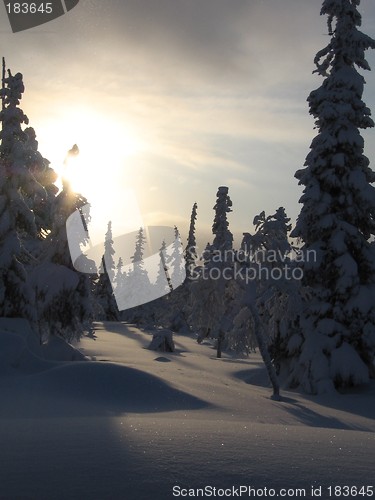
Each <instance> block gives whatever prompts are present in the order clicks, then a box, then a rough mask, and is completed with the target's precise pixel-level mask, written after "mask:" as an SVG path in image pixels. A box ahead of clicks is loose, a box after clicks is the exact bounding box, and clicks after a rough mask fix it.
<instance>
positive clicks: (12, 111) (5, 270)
mask: <svg viewBox="0 0 375 500" xmlns="http://www.w3.org/2000/svg"><path fill="white" fill-rule="evenodd" d="M3 64H5V63H4V61H3ZM3 68H4V69H5V66H3ZM23 92H24V85H23V78H22V75H21V73H17V74H16V75H14V76H13V75H12V74H11V72H10V71H8V77H5V75H4V78H3V85H2V90H1V98H2V110H1V112H0V121H1V124H2V130H1V132H0V139H1V145H0V316H7V317H15V316H18V317H23V318H27V319H29V320H30V321H31V323H32V325H33V326H34V327H35V328H36V313H35V294H34V292H33V290H32V288H31V286H30V283H29V280H28V277H27V274H26V271H25V267H24V265H23V264H24V263H25V262H27V260H28V258H27V252H26V250H25V248H24V245H23V242H22V238H23V237H24V236H25V235H27V236H29V237H36V226H35V218H34V214H33V212H32V210H31V209H30V207H29V206H28V205H27V203H26V201H25V198H24V194H23V193H31V192H36V191H37V190H38V189H39V186H38V185H37V183H36V181H35V179H34V178H33V176H32V175H31V173H30V172H29V171H28V169H27V168H26V166H25V161H24V144H25V141H26V136H25V134H24V132H23V131H22V124H23V123H28V119H27V117H26V115H25V114H24V113H23V111H22V110H21V109H20V107H19V104H20V100H21V98H22V94H23Z"/></svg>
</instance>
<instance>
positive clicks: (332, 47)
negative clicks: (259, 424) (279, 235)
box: [291, 0, 375, 393]
mask: <svg viewBox="0 0 375 500" xmlns="http://www.w3.org/2000/svg"><path fill="white" fill-rule="evenodd" d="M359 3H360V0H325V1H324V2H323V6H322V10H321V14H325V15H327V16H328V28H329V35H330V42H329V44H328V45H327V46H326V47H325V48H324V49H322V50H321V51H319V52H318V54H317V55H316V57H315V64H316V67H317V69H316V71H315V72H316V73H318V74H319V75H320V76H323V77H324V78H325V79H324V82H323V84H322V86H321V87H319V88H318V89H317V90H314V91H313V92H311V94H310V95H309V98H308V102H309V106H310V113H311V114H312V115H313V116H314V118H315V124H316V127H317V129H318V135H317V136H316V137H315V138H314V140H313V141H312V144H311V150H310V153H309V154H308V156H307V158H306V162H305V168H304V169H302V170H299V171H298V172H297V173H296V177H297V179H298V180H299V183H300V184H301V185H303V186H304V192H303V195H302V197H301V199H300V202H301V203H302V204H303V207H302V209H301V213H300V215H299V217H298V221H297V225H296V227H295V229H294V231H293V233H292V236H293V237H298V238H300V239H301V240H302V241H303V244H304V246H303V250H304V252H305V256H307V251H308V250H310V251H314V252H315V253H316V258H312V257H311V255H310V256H309V259H308V261H307V259H306V261H305V262H304V283H305V285H307V286H309V287H310V288H311V293H312V299H311V301H309V302H308V303H306V307H307V310H306V315H305V319H304V321H303V324H302V337H301V338H300V342H299V346H297V343H296V342H294V344H295V345H294V348H296V346H297V347H298V352H299V354H298V356H296V357H295V361H296V363H295V365H293V366H292V377H291V383H292V384H294V385H300V386H302V387H303V389H304V390H306V391H308V392H312V393H316V392H323V391H330V390H333V388H334V387H337V388H339V387H345V386H349V385H357V384H361V383H364V382H367V381H368V380H369V377H370V376H373V375H374V353H375V288H374V284H375V264H374V263H375V254H374V251H373V248H372V246H371V245H370V238H371V237H373V235H374V234H375V189H374V187H373V186H372V185H371V184H372V183H373V182H374V181H375V173H374V172H373V171H372V170H371V169H370V167H369V160H368V159H367V158H366V156H364V153H363V150H364V140H363V138H362V137H361V134H360V129H365V128H368V127H373V126H374V122H373V120H372V119H371V117H370V110H369V108H368V107H367V106H366V105H365V103H364V102H363V100H362V93H363V90H364V84H365V80H364V78H363V76H362V75H361V74H359V73H358V71H357V68H360V69H370V68H369V65H368V63H367V61H366V59H365V51H366V50H367V49H369V48H375V40H373V39H372V38H370V37H368V36H367V35H365V34H363V33H362V32H361V31H359V29H358V27H359V26H360V25H361V16H360V14H359V12H358V10H357V7H358V6H359ZM295 340H296V339H295Z"/></svg>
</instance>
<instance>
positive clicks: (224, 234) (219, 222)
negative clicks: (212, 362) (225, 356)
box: [191, 186, 233, 357]
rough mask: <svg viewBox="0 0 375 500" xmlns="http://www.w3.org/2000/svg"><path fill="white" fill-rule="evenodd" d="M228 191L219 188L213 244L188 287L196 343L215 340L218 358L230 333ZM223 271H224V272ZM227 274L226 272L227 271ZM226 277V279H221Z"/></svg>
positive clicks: (230, 250)
mask: <svg viewBox="0 0 375 500" xmlns="http://www.w3.org/2000/svg"><path fill="white" fill-rule="evenodd" d="M231 207H232V201H231V199H230V197H229V195H228V188H227V187H225V186H221V187H219V189H218V192H217V199H216V204H215V206H214V210H215V217H214V222H213V225H212V233H213V234H214V236H215V237H214V241H213V244H212V245H211V246H208V247H207V248H206V250H207V251H205V255H204V257H205V263H204V267H203V269H202V272H201V276H200V278H199V279H197V280H194V281H193V282H192V286H191V293H192V297H193V310H192V314H191V318H192V319H193V326H194V327H195V328H198V342H202V341H203V339H204V338H206V337H213V338H216V339H217V357H221V351H222V346H223V341H224V338H225V332H226V331H228V330H229V328H230V327H229V325H228V318H227V316H226V309H227V306H228V304H227V303H226V286H227V284H228V277H229V280H230V268H231V267H232V265H233V260H232V258H231V257H232V255H233V254H232V252H233V248H232V246H233V235H232V233H231V231H230V230H229V222H228V219H227V214H228V213H229V212H231V211H232V209H231ZM224 269H225V271H224ZM228 271H229V272H228ZM224 274H225V276H224Z"/></svg>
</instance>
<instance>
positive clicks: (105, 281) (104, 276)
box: [95, 221, 119, 321]
mask: <svg viewBox="0 0 375 500" xmlns="http://www.w3.org/2000/svg"><path fill="white" fill-rule="evenodd" d="M114 254H115V250H114V248H113V239H112V222H111V221H110V222H108V227H107V232H106V234H105V240H104V255H103V257H102V261H101V265H100V268H99V279H98V282H97V284H96V287H95V297H96V301H97V302H98V304H99V306H100V310H101V315H100V317H98V318H97V319H101V320H108V321H118V320H119V311H118V307H117V304H116V299H115V296H114V292H113V286H114V284H115V261H114V259H113V256H114Z"/></svg>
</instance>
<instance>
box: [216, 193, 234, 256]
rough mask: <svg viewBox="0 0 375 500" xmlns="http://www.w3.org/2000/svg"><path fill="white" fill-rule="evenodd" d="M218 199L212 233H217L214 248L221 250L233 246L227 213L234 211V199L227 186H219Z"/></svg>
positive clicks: (223, 250)
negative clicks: (231, 197)
mask: <svg viewBox="0 0 375 500" xmlns="http://www.w3.org/2000/svg"><path fill="white" fill-rule="evenodd" d="M216 196H217V199H216V203H215V206H214V210H215V218H214V222H213V225H212V233H213V234H214V235H215V238H214V241H213V245H212V246H213V248H214V249H215V250H219V251H220V252H223V253H224V252H225V251H227V250H231V249H232V247H233V235H232V233H231V232H230V230H229V222H228V218H227V214H228V213H229V212H231V211H232V208H231V207H232V200H231V199H230V197H229V195H228V188H227V187H226V186H221V187H219V189H218V191H217V194H216Z"/></svg>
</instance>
